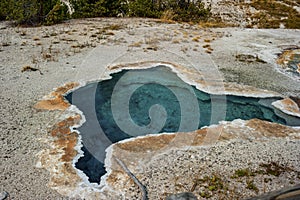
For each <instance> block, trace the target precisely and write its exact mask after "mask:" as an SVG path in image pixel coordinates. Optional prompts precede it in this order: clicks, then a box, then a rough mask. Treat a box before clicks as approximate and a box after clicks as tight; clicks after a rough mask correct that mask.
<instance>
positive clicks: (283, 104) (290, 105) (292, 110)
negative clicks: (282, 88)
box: [272, 98, 300, 117]
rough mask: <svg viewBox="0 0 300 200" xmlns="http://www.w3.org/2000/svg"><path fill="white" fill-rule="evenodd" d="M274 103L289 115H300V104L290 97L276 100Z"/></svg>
mask: <svg viewBox="0 0 300 200" xmlns="http://www.w3.org/2000/svg"><path fill="white" fill-rule="evenodd" d="M272 105H273V106H275V107H276V108H277V109H279V110H281V111H282V112H284V113H286V114H288V115H293V116H296V117H300V109H299V106H298V105H297V104H296V103H295V102H294V101H293V100H292V99H290V98H285V99H282V100H278V101H275V102H273V103H272Z"/></svg>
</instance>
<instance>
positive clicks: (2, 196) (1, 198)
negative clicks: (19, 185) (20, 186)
mask: <svg viewBox="0 0 300 200" xmlns="http://www.w3.org/2000/svg"><path fill="white" fill-rule="evenodd" d="M8 197H9V194H8V192H6V191H4V192H1V193H0V200H4V199H8Z"/></svg>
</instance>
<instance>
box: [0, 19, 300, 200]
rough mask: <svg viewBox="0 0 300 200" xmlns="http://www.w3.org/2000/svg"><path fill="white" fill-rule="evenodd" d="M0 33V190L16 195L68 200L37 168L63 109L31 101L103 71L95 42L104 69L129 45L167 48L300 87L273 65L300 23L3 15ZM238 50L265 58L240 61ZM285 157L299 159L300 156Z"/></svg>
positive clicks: (245, 76)
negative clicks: (11, 18) (95, 61)
mask: <svg viewBox="0 0 300 200" xmlns="http://www.w3.org/2000/svg"><path fill="white" fill-rule="evenodd" d="M0 37H1V38H0V39H1V41H0V42H1V43H0V55H1V56H0V60H1V61H0V85H1V87H0V98H1V101H0V115H1V117H0V157H1V162H0V192H2V191H7V192H8V193H9V194H10V197H11V199H67V197H63V196H61V195H60V194H58V193H57V192H56V191H55V190H52V189H50V188H49V187H48V185H47V184H48V182H49V174H48V172H47V171H46V170H44V169H39V168H37V167H36V163H37V157H36V154H37V153H38V152H39V151H41V150H42V149H44V148H47V144H44V143H42V142H41V141H43V138H45V137H46V136H48V134H49V132H48V131H49V129H50V128H51V127H52V126H53V125H54V124H55V123H56V122H58V121H59V117H60V116H61V113H60V112H58V111H51V112H40V111H37V110H35V109H34V108H33V105H34V104H35V103H36V102H37V101H38V100H39V99H41V98H42V97H43V96H44V95H47V94H49V93H50V92H51V91H52V90H53V88H56V87H59V86H61V85H63V84H64V83H66V82H73V81H77V82H78V81H88V80H92V79H98V78H99V77H101V74H97V73H95V71H94V70H95V69H93V68H90V67H89V66H85V65H84V64H82V63H84V61H85V60H87V59H88V56H89V55H90V54H91V53H92V52H93V50H94V49H95V48H97V49H98V51H97V52H100V54H99V57H101V60H102V62H101V63H99V68H101V69H102V71H103V70H104V71H105V67H106V66H107V65H108V64H111V63H114V62H118V61H120V60H122V61H124V60H125V61H128V62H131V60H126V59H128V58H127V57H126V55H127V54H128V53H131V52H135V51H143V52H148V53H149V54H148V55H149V59H151V57H153V56H156V55H158V54H160V55H161V57H162V59H164V56H163V55H164V53H165V52H168V53H167V54H166V55H172V56H173V57H174V59H175V60H180V59H184V60H185V61H187V62H192V63H200V64H199V66H198V65H197V66H196V67H200V68H201V66H202V65H201V63H203V65H205V63H206V64H207V65H206V66H205V67H208V68H209V66H210V65H211V64H213V66H214V67H217V69H218V70H219V72H220V73H221V74H222V75H223V77H224V79H225V81H227V82H236V83H239V84H245V85H250V86H254V87H257V88H261V89H267V90H272V91H275V92H278V93H280V94H281V95H283V96H290V95H292V96H298V97H299V94H300V84H299V81H300V80H299V76H298V75H295V74H292V73H288V72H285V71H284V70H283V69H282V68H281V67H280V66H278V65H277V64H276V58H277V54H279V53H281V51H282V50H283V49H284V48H288V47H290V46H292V45H298V46H300V31H299V30H285V29H276V30H274V29H271V30H265V29H260V30H258V29H241V28H224V29H222V28H218V29H208V28H200V27H199V26H197V25H189V24H178V23H161V22H160V21H157V20H149V19H114V18H112V19H102V18H98V19H85V20H71V21H68V22H65V23H63V24H59V25H55V26H49V27H36V28H22V27H11V26H10V25H9V24H8V23H7V22H1V23H0ZM170 52H171V53H170ZM239 55H251V56H252V57H257V58H259V59H261V60H263V61H264V62H257V60H255V61H254V62H252V61H249V62H248V61H247V60H239V59H237V58H239V57H240V56H239ZM172 56H171V57H168V58H167V56H166V59H167V61H172V60H170V59H173V57H172ZM251 56H250V57H251ZM246 57H247V56H246ZM248 57H249V56H248ZM100 71H101V70H100ZM282 142H283V143H280V141H279V142H278V143H280V144H278V145H279V146H280V145H281V146H282V147H284V146H285V145H284V144H285V143H284V142H286V141H282ZM275 143H276V142H275ZM258 146H260V145H258ZM292 146H293V145H292V144H291V147H292ZM294 146H295V145H294ZM259 148H264V147H259ZM266 150H268V149H266ZM240 151H245V153H246V154H245V155H247V151H255V148H254V147H253V148H249V149H247V148H246V149H243V148H242V147H241V150H240ZM288 151H291V152H293V151H292V150H287V151H286V154H287V153H288ZM217 152H218V151H217ZM180 153H181V152H180ZM294 153H295V152H294ZM298 153H299V151H298ZM272 155H273V154H272ZM297 156H298V158H297ZM214 157H215V156H213V155H212V156H211V157H210V158H209V159H214ZM280 159H281V158H280ZM283 159H286V160H287V161H289V160H290V161H291V160H292V162H291V163H294V164H295V165H296V164H297V163H298V164H299V162H300V161H299V155H291V156H290V157H287V158H283ZM210 162H212V163H214V162H213V161H210ZM240 162H243V161H242V160H240ZM234 163H235V162H234ZM166 164H168V165H172V163H166ZM283 185H284V184H283V183H282V182H279V183H278V184H277V186H278V187H281V186H283ZM241 193H242V192H241ZM251 194H252V193H251ZM252 195H253V194H252Z"/></svg>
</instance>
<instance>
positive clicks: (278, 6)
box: [250, 0, 300, 29]
mask: <svg viewBox="0 0 300 200" xmlns="http://www.w3.org/2000/svg"><path fill="white" fill-rule="evenodd" d="M294 4H295V3H293V2H292V1H288V0H285V1H277V0H255V1H252V2H251V3H250V5H251V6H252V7H254V8H255V9H256V10H257V13H255V14H254V15H253V16H252V18H253V20H254V25H257V26H258V28H279V27H280V26H281V25H283V26H284V27H285V28H292V29H298V28H300V14H299V13H298V11H297V10H295V9H294V8H293V6H294ZM298 6H299V5H298Z"/></svg>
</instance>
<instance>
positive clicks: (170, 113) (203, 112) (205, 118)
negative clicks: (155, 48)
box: [66, 66, 299, 183]
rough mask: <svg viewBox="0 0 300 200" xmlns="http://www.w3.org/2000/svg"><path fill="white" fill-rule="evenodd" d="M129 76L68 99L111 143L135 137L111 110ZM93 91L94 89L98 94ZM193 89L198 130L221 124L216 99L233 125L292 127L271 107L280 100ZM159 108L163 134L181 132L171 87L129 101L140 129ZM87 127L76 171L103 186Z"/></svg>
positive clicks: (144, 91) (154, 87) (154, 86)
mask: <svg viewBox="0 0 300 200" xmlns="http://www.w3.org/2000/svg"><path fill="white" fill-rule="evenodd" d="M155 68H156V69H158V70H162V72H163V73H165V72H167V73H168V74H171V75H170V76H173V77H175V76H176V77H177V78H176V79H174V80H177V81H181V82H182V83H184V84H186V85H187V83H185V82H183V81H182V80H181V79H179V78H178V76H177V75H176V74H175V73H173V72H172V71H171V70H170V69H169V68H167V67H165V66H158V67H155ZM143 70H144V69H143ZM143 70H140V71H143ZM127 72H128V70H123V71H121V72H118V73H115V74H112V79H110V80H104V81H100V82H97V83H91V84H88V85H86V86H84V87H82V88H79V89H77V90H75V91H74V92H75V93H76V96H77V98H78V96H79V99H81V100H80V101H79V102H78V101H76V102H74V101H73V100H74V95H75V94H74V92H72V93H70V94H68V95H67V96H66V99H67V100H68V101H69V102H70V103H72V104H73V105H75V106H77V107H78V108H79V109H80V110H81V111H82V112H83V114H84V115H85V117H86V121H89V118H88V117H87V116H89V115H90V114H89V113H90V112H95V113H96V118H97V121H98V122H97V123H99V125H100V126H101V128H102V130H103V132H104V134H105V136H106V137H107V138H108V139H109V140H110V141H111V143H115V142H118V141H120V140H123V139H126V138H130V137H132V136H130V135H128V134H127V133H125V132H124V131H122V130H121V129H120V128H119V126H118V124H117V123H116V122H115V120H114V117H113V113H112V109H111V97H112V93H113V90H114V87H115V85H116V84H117V82H118V81H119V79H120V78H121V77H122V76H124V74H126V73H127ZM182 83H181V84H182ZM174 85H175V87H176V84H173V86H172V87H174ZM189 87H190V86H189ZM92 88H94V90H93V89H92ZM191 88H192V90H193V91H194V93H195V95H196V98H197V101H198V106H199V112H200V115H199V116H200V117H199V119H198V120H199V126H198V128H201V127H203V126H208V125H211V124H212V123H213V124H214V123H218V122H212V121H211V115H212V113H211V111H212V99H225V101H220V102H217V104H218V103H219V104H224V103H225V104H226V106H225V109H226V116H225V115H224V116H225V119H223V120H226V121H232V120H234V119H244V120H248V119H253V118H257V119H262V120H266V121H270V122H275V123H280V124H287V125H289V121H288V118H285V117H284V116H285V115H284V114H283V113H281V112H280V111H279V110H276V109H275V108H274V107H273V106H272V105H271V103H272V102H274V101H276V100H279V99H280V98H264V99H260V98H252V97H241V96H233V95H227V96H221V95H210V94H208V93H205V92H202V91H199V90H197V89H196V88H195V87H194V86H191ZM92 90H93V91H92ZM91 91H92V92H91ZM90 94H91V95H90ZM224 97H225V98H224ZM88 98H90V100H91V101H94V102H95V103H94V105H93V106H94V109H92V111H90V110H87V109H86V108H85V105H84V104H87V103H88V102H89V101H85V100H86V99H88ZM155 104H159V105H162V106H163V108H165V110H166V113H167V119H166V122H165V125H164V127H163V128H162V129H161V131H159V132H177V131H178V130H179V124H180V122H181V114H182V113H181V112H182V111H181V107H180V102H179V101H178V99H177V97H176V95H175V94H174V93H173V92H172V91H171V90H170V87H168V86H165V85H163V84H158V83H151V82H150V83H147V84H143V85H142V86H140V87H138V88H137V89H136V90H135V91H134V93H133V94H132V96H131V97H130V101H129V113H130V115H131V118H132V120H133V121H134V123H135V124H137V125H138V126H146V125H148V124H149V123H150V121H151V119H150V117H149V109H150V108H151V106H152V105H155ZM298 120H299V119H298ZM85 124H86V123H85ZM85 124H83V126H82V127H80V128H79V131H80V133H81V135H83V147H82V150H83V152H84V156H83V157H81V158H80V159H79V160H78V162H77V163H76V168H78V169H80V170H82V171H83V172H84V173H85V174H86V175H87V176H88V177H89V181H90V182H96V183H99V182H100V178H101V176H102V175H104V174H105V173H106V171H105V168H104V164H103V161H99V159H97V158H95V157H94V154H93V153H91V152H90V151H89V149H88V148H86V145H85V139H84V134H85V132H84V131H86V129H85ZM86 126H88V125H86ZM88 130H89V131H94V130H93V128H89V129H88ZM89 139H91V138H89ZM105 148H106V147H105ZM102 149H104V148H102Z"/></svg>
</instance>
